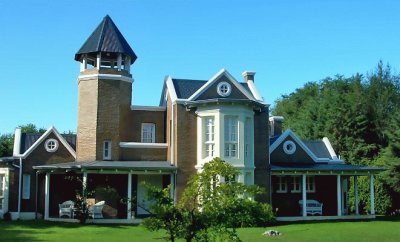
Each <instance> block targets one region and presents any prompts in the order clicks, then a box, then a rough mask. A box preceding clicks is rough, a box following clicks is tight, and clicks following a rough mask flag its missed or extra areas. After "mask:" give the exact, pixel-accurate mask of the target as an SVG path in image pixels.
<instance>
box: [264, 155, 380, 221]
mask: <svg viewBox="0 0 400 242" xmlns="http://www.w3.org/2000/svg"><path fill="white" fill-rule="evenodd" d="M271 170H272V177H271V180H272V181H271V182H272V193H271V194H272V201H273V202H272V206H273V208H274V209H275V212H276V214H277V220H278V221H297V220H328V219H369V218H375V191H374V175H375V174H377V173H379V172H380V171H382V169H381V168H376V167H366V166H353V165H348V164H343V163H342V164H329V163H320V164H318V163H316V164H295V165H294V164H279V165H272V166H271ZM360 176H367V177H368V178H369V188H370V200H371V203H370V212H369V213H366V212H365V211H362V209H360V206H359V205H360V201H359V196H358V182H357V181H358V178H359V177H360ZM350 184H353V186H354V189H353V190H354V196H353V199H354V201H353V204H354V212H350V208H349V190H350V189H349V188H350Z"/></svg>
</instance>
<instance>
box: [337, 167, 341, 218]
mask: <svg viewBox="0 0 400 242" xmlns="http://www.w3.org/2000/svg"><path fill="white" fill-rule="evenodd" d="M340 180H341V179H340V175H337V179H336V181H337V182H336V188H337V216H342V184H341V182H340Z"/></svg>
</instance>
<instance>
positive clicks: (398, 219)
mask: <svg viewBox="0 0 400 242" xmlns="http://www.w3.org/2000/svg"><path fill="white" fill-rule="evenodd" d="M374 221H385V222H400V216H377V217H376V218H375V219H349V220H347V219H346V220H343V219H337V220H314V221H313V220H310V221H288V222H286V221H285V222H283V221H280V222H276V224H274V226H283V225H288V224H322V223H345V222H352V223H358V222H363V223H365V222H374Z"/></svg>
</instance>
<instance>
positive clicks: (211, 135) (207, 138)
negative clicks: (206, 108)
mask: <svg viewBox="0 0 400 242" xmlns="http://www.w3.org/2000/svg"><path fill="white" fill-rule="evenodd" d="M203 120H204V158H207V157H214V155H215V118H214V117H210V116H208V117H204V119H203Z"/></svg>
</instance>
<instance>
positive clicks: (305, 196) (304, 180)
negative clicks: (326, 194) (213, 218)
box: [301, 174, 307, 217]
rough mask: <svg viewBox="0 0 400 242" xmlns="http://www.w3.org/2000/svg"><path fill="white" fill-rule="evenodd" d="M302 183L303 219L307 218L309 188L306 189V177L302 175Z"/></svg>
mask: <svg viewBox="0 0 400 242" xmlns="http://www.w3.org/2000/svg"><path fill="white" fill-rule="evenodd" d="M302 178H303V179H302V182H301V187H302V190H303V191H302V193H303V217H307V209H306V208H307V187H306V180H307V178H306V175H304V174H303V175H302Z"/></svg>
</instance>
